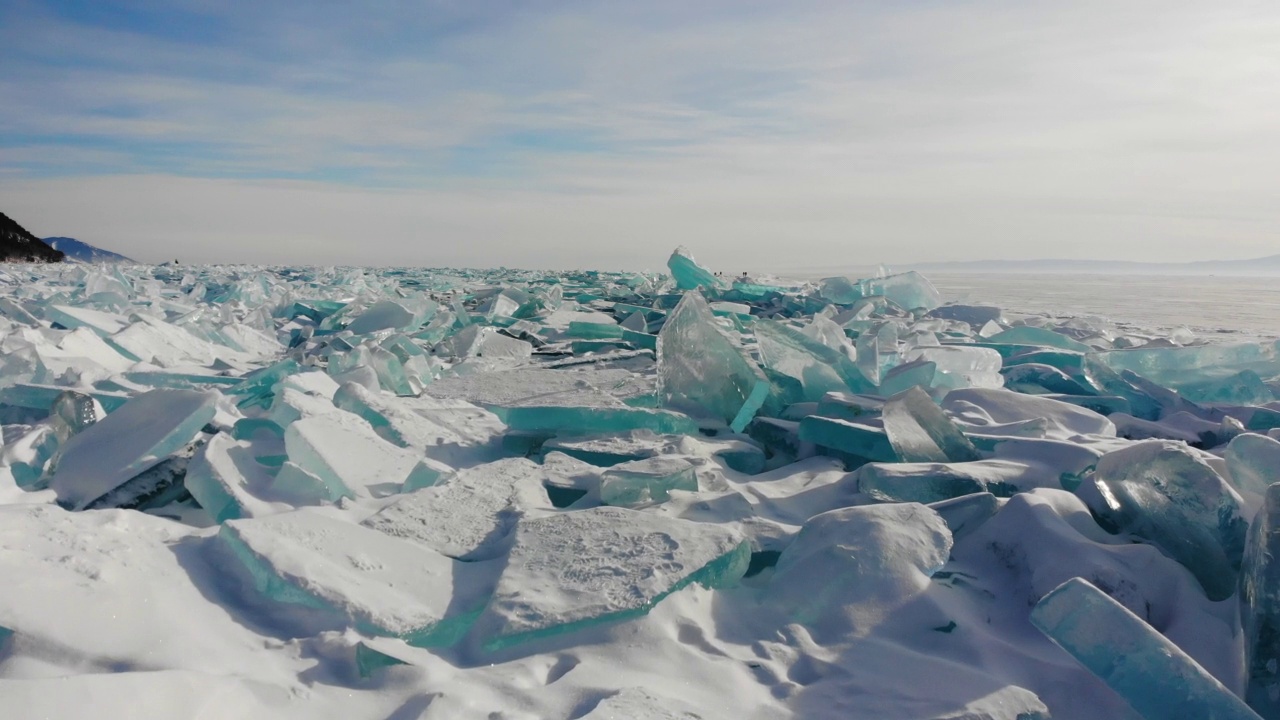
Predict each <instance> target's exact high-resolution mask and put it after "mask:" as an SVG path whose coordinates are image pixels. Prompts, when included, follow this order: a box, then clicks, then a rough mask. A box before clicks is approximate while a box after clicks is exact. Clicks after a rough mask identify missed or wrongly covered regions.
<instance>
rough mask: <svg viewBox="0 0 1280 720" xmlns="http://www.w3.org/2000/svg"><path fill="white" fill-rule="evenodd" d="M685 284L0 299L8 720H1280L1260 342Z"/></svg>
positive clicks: (466, 280) (328, 279) (1276, 514)
mask: <svg viewBox="0 0 1280 720" xmlns="http://www.w3.org/2000/svg"><path fill="white" fill-rule="evenodd" d="M668 267H669V270H670V273H669V274H648V273H606V272H563V273H552V272H531V271H515V270H494V271H463V270H425V269H401V270H370V269H353V268H246V267H200V268H176V267H171V266H164V267H149V266H82V265H76V266H57V265H51V266H23V265H15V266H7V267H5V268H4V269H3V271H0V569H2V570H3V574H2V575H0V576H3V577H4V578H5V582H4V583H3V584H0V715H4V716H5V717H11V716H12V717H17V716H18V715H16V714H11V713H10V710H13V709H14V708H16V707H18V706H17V705H15V704H14V703H27V704H28V705H27V707H28V708H30V707H41V708H46V710H48V709H49V708H52V710H49V712H51V713H52V714H55V715H56V714H57V713H58V711H59V709H60V708H62V709H65V708H64V706H61V705H58V704H57V703H58V702H59V701H58V700H57V699H56V698H52V697H45V696H44V693H43V690H41V688H45V687H46V686H45V685H41V683H44V682H47V681H49V680H50V679H51V678H62V680H63V685H61V686H59V687H62V688H64V689H66V688H70V689H69V690H67V691H66V695H65V697H67V698H71V699H70V700H67V702H72V701H73V700H74V701H75V702H84V703H88V702H93V701H95V699H98V700H100V699H103V698H108V699H109V698H112V697H120V696H130V695H138V694H140V695H145V694H147V693H149V692H150V689H151V688H152V687H158V686H167V685H170V684H176V685H174V686H176V687H190V688H203V689H201V690H192V691H191V692H193V693H194V694H195V695H198V696H199V697H205V694H206V693H213V694H214V695H217V696H219V697H223V698H224V699H225V698H232V699H231V700H226V702H229V703H230V705H226V706H225V707H227V708H231V709H234V712H230V714H229V715H226V716H242V717H252V716H260V715H261V716H276V717H278V716H297V717H319V716H323V715H324V713H325V712H329V711H330V710H331V711H332V712H333V713H340V712H345V711H346V710H351V706H344V705H343V704H342V702H345V701H337V700H334V699H333V698H335V697H337V696H338V695H341V693H346V695H347V696H351V695H352V692H353V691H354V692H355V695H356V696H359V695H360V693H390V695H388V696H387V697H395V698H399V699H398V700H396V703H397V704H395V705H393V706H392V707H390V709H389V710H387V711H386V712H382V713H381V714H380V715H378V716H379V717H383V716H388V715H393V716H395V717H488V716H490V715H488V713H489V712H497V711H498V710H500V709H501V708H502V707H506V708H507V709H508V711H509V710H510V708H512V707H519V706H527V707H529V708H534V711H533V714H532V715H530V716H537V717H565V718H569V717H573V718H579V717H597V716H599V717H622V716H625V717H631V718H659V717H663V718H665V717H704V718H709V717H790V716H794V717H804V718H811V717H842V718H844V717H876V718H886V717H887V718H899V717H901V718H908V717H910V718H933V717H938V718H944V717H945V718H953V717H954V718H958V717H966V718H1009V719H1010V720H1013V719H1014V718H1048V717H1050V716H1052V717H1057V718H1076V717H1078V718H1094V717H1112V718H1126V717H1143V718H1149V719H1156V718H1172V717H1196V718H1237V717H1238V718H1248V717H1257V716H1261V717H1264V718H1280V563H1278V561H1277V560H1276V557H1277V556H1280V486H1277V485H1276V484H1274V483H1276V482H1280V402H1278V397H1280V396H1278V393H1280V352H1278V346H1277V344H1276V343H1274V342H1265V343H1248V344H1223V343H1208V342H1202V341H1197V340H1195V339H1194V338H1189V337H1186V336H1185V335H1181V334H1180V335H1179V337H1178V338H1177V341H1175V340H1174V339H1171V338H1164V337H1158V336H1156V335H1153V334H1150V333H1143V332H1138V331H1134V330H1129V331H1122V330H1120V329H1118V328H1117V327H1115V326H1113V325H1111V324H1109V323H1107V322H1105V321H1102V320H1098V319H1077V320H1072V321H1069V322H1055V321H1050V320H1048V319H1047V318H1043V317H1033V316H1016V315H1012V314H1010V313H1006V312H1003V311H1001V310H1000V309H998V308H993V307H985V306H968V305H957V304H944V302H943V298H942V297H940V295H939V293H938V292H937V291H936V290H935V289H934V288H933V286H932V285H931V284H930V283H929V282H928V280H926V279H925V278H924V277H922V276H920V275H918V274H916V273H905V274H899V275H886V276H882V277H874V278H868V279H861V280H858V279H853V278H846V277H831V278H827V279H824V280H820V281H816V282H801V281H784V280H780V279H777V278H772V277H760V278H751V277H745V276H744V277H739V278H733V279H732V280H730V279H727V278H725V277H723V276H721V275H718V274H716V273H714V272H712V271H710V270H708V269H707V268H704V267H702V266H701V265H699V264H698V263H697V262H696V261H695V260H694V258H693V257H692V256H691V255H690V254H689V253H688V252H687V251H685V250H683V249H679V250H677V251H676V252H675V253H673V254H672V256H671V258H670V260H669V262H668ZM139 605H142V606H143V607H139ZM108 617H109V618H110V620H108V619H107V618H108ZM246 657H251V658H253V659H252V661H248V660H246ZM588 660H589V661H590V662H587V661H588ZM587 666H591V667H595V668H597V669H594V670H593V669H591V668H590V667H587ZM609 667H614V668H623V669H624V670H625V671H619V672H610V671H608V668H609ZM539 668H540V669H539ZM600 668H603V669H600ZM104 673H110V674H109V675H106V676H104ZM396 673H400V674H399V675H396ZM415 673H416V674H415ZM529 673H534V674H536V675H538V677H542V678H543V679H542V680H540V681H539V682H537V683H535V682H533V681H532V680H531V679H530V677H531V676H528V674H529ZM393 676H394V677H396V678H399V679H398V680H395V681H391V680H389V679H388V678H389V677H393ZM527 676H528V677H527ZM543 676H545V677H543ZM104 677H107V678H111V679H104ZM691 681H694V685H695V686H691V685H690V682H691ZM557 683H558V686H557ZM697 684H701V685H705V686H706V687H710V688H720V691H718V692H712V693H710V694H708V693H706V692H703V691H701V690H699V689H698V688H697V687H696V685H697ZM6 686H7V688H8V689H7V691H6ZM300 687H306V688H309V689H308V690H307V691H306V692H302V691H300V690H299V688H300ZM481 687H482V688H484V692H480V691H478V690H477V691H475V692H473V693H471V694H468V692H469V691H468V690H466V689H465V688H481ZM328 688H336V689H337V690H335V691H334V692H333V693H330V692H329V691H328V690H327V689H328ZM389 688H390V689H389ZM457 688H463V689H457ZM557 688H558V689H557ZM730 688H733V689H734V690H733V692H725V690H728V689H730ZM46 689H47V688H46ZM353 689H354V690H353ZM338 690H340V691H341V693H339V692H338ZM184 692H185V691H184ZM397 693H398V694H397ZM450 693H454V694H452V695H450ZM486 693H488V694H487V695H486ZM494 693H497V694H499V695H502V694H504V693H505V695H503V697H505V698H506V700H505V701H504V702H506V703H507V704H506V705H502V704H501V703H500V702H499V701H498V700H495V699H492V697H493V695H494ZM726 695H728V696H730V697H726ZM37 696H38V697H37ZM5 697H9V698H12V700H10V701H6V700H3V698H5ZM421 697H426V698H427V699H426V700H421V699H418V700H414V698H421ZM486 697H488V698H490V699H489V700H485V699H484V698H486ZM442 698H451V699H442ZM460 698H461V699H460ZM329 702H334V703H337V704H334V705H332V707H331V708H330V710H324V711H322V710H321V708H322V707H323V706H325V705H326V703H329ZM371 702H372V701H371ZM415 702H416V703H417V704H416V705H415V704H413V703H415ZM486 702H492V703H497V704H494V705H492V706H491V707H490V706H486V705H485V703H486ZM31 703H35V704H34V705H32V704H31ZM40 703H45V704H43V705H42V704H40ZM399 703H403V704H399ZM374 706H376V707H382V706H380V705H377V703H376V702H375V703H374V704H373V705H372V706H360V707H361V708H363V709H362V710H361V712H363V710H367V709H368V708H369V707H374ZM397 707H399V708H400V709H399V711H397ZM344 708H345V709H346V710H344ZM406 708H407V709H406ZM415 708H416V710H415ZM433 708H434V710H433ZM154 711H155V713H156V714H155V715H144V716H146V717H153V716H154V717H161V716H163V713H168V712H172V711H173V708H172V707H170V706H167V705H165V704H164V703H159V702H157V704H156V707H155V709H154ZM416 711H421V712H420V713H417V714H415V713H416ZM397 713H399V714H397ZM432 713H436V714H432ZM610 713H612V714H610ZM220 716H221V715H220ZM494 716H495V717H496V716H498V715H494ZM501 716H502V717H509V716H512V717H514V716H519V715H518V714H511V713H510V712H508V714H502V715H501Z"/></svg>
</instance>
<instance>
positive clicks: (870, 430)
mask: <svg viewBox="0 0 1280 720" xmlns="http://www.w3.org/2000/svg"><path fill="white" fill-rule="evenodd" d="M800 439H801V440H803V441H805V442H811V443H813V444H815V445H821V446H822V447H825V448H830V449H832V450H838V451H840V452H842V453H845V454H847V455H851V456H854V457H855V458H862V459H863V460H867V461H872V462H897V461H898V454H897V452H895V451H894V449H893V445H892V444H891V443H890V442H889V436H888V435H886V434H885V432H884V430H883V429H881V428H877V427H872V426H870V425H864V424H862V423H855V422H848V421H845V420H835V419H832V418H824V417H818V416H817V415H810V416H809V417H806V418H804V419H803V420H801V421H800Z"/></svg>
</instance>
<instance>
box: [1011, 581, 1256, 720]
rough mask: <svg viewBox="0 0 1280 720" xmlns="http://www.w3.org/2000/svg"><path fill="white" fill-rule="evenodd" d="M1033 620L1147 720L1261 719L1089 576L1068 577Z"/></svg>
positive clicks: (1041, 604) (1035, 611)
mask: <svg viewBox="0 0 1280 720" xmlns="http://www.w3.org/2000/svg"><path fill="white" fill-rule="evenodd" d="M1031 623H1032V624H1033V625H1035V626H1036V627H1037V628H1039V629H1040V631H1041V632H1043V633H1044V634H1045V635H1047V636H1048V637H1049V639H1050V640H1052V641H1053V642H1054V643H1056V644H1058V645H1059V646H1060V647H1062V649H1064V650H1066V651H1067V652H1068V653H1071V655H1072V657H1074V658H1075V659H1076V660H1078V661H1079V662H1080V664H1082V665H1084V666H1085V667H1086V668H1087V669H1088V670H1089V671H1090V672H1092V673H1093V674H1095V675H1097V676H1098V677H1099V678H1101V679H1102V680H1103V682H1105V683H1107V685H1109V686H1110V687H1111V689H1112V690H1115V691H1116V692H1117V693H1119V694H1120V696H1121V697H1123V698H1124V699H1125V701H1126V702H1128V703H1129V705H1131V706H1132V707H1133V709H1134V710H1137V711H1138V714H1140V715H1142V717H1144V718H1146V719H1147V720H1168V719H1169V718H1214V720H1259V718H1258V715H1257V713H1255V712H1253V711H1252V710H1250V709H1249V707H1248V706H1247V705H1245V703H1244V701H1243V700H1241V699H1240V698H1238V697H1236V696H1235V695H1234V694H1232V692H1231V691H1230V690H1228V689H1227V688H1226V687H1225V686H1223V684H1222V683H1220V682H1218V681H1217V680H1216V679H1215V678H1214V677H1213V676H1212V675H1210V674H1209V673H1208V672H1206V671H1205V669H1204V668H1202V667H1200V665H1199V664H1198V663H1196V661H1195V660H1192V659H1191V658H1190V657H1189V656H1188V655H1187V654H1186V653H1184V652H1183V651H1182V650H1181V649H1180V648H1178V646H1177V645H1174V644H1173V643H1172V642H1170V641H1169V640H1168V639H1166V638H1165V637H1164V636H1163V635H1161V634H1160V633H1158V632H1156V631H1155V630H1154V629H1152V628H1151V626H1150V625H1148V624H1146V623H1145V622H1143V621H1142V619H1141V618H1139V617H1138V616H1137V615H1134V614H1133V613H1132V612H1129V610H1127V609H1126V608H1125V607H1124V606H1123V605H1121V604H1120V603H1118V602H1116V601H1115V600H1113V599H1111V598H1110V597H1108V596H1107V595H1106V593H1103V592H1102V591H1101V590H1099V589H1098V588H1096V587H1094V586H1093V585H1091V584H1089V582H1088V581H1086V580H1083V579H1081V578H1072V579H1071V580H1068V581H1067V582H1065V583H1063V584H1062V585H1061V586H1059V587H1058V588H1057V589H1056V590H1054V591H1053V592H1051V593H1049V594H1048V595H1045V596H1044V598H1043V599H1041V600H1040V602H1039V603H1037V604H1036V606H1035V609H1033V610H1032V611H1031Z"/></svg>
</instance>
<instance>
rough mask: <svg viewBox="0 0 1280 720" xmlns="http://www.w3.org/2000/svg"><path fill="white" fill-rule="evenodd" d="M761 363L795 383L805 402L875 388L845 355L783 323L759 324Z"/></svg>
mask: <svg viewBox="0 0 1280 720" xmlns="http://www.w3.org/2000/svg"><path fill="white" fill-rule="evenodd" d="M755 331H756V342H757V343H758V345H759V347H760V359H761V362H762V363H763V364H764V366H765V367H766V368H768V369H769V370H771V371H773V372H775V373H778V374H781V375H785V376H787V377H789V378H792V379H793V380H795V381H796V382H797V383H798V384H799V386H800V387H801V388H802V389H803V390H804V394H803V396H802V397H800V398H797V400H798V401H803V402H817V401H819V400H821V399H822V396H823V395H824V394H826V393H828V392H850V391H852V392H869V391H871V390H872V389H873V388H872V386H871V385H870V383H868V382H866V380H864V379H863V377H862V373H861V372H859V370H858V368H857V367H856V366H855V365H854V363H853V361H851V360H850V359H849V358H848V356H846V355H845V354H844V353H842V352H840V351H839V350H836V349H834V348H831V347H829V346H827V345H824V344H822V343H821V342H818V341H817V340H814V339H812V338H810V337H807V336H805V335H804V333H802V332H800V331H799V330H794V329H792V328H790V327H788V326H786V325H783V324H782V323H780V322H777V321H774V320H767V319H762V320H758V321H757V322H756V324H755Z"/></svg>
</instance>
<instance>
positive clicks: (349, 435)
mask: <svg viewBox="0 0 1280 720" xmlns="http://www.w3.org/2000/svg"><path fill="white" fill-rule="evenodd" d="M284 445H285V450H286V452H288V454H289V461H290V462H292V463H294V464H296V465H298V466H299V467H301V468H302V469H304V470H306V471H307V472H309V473H311V474H313V475H315V476H317V477H319V478H320V479H321V480H323V481H324V482H325V485H326V486H328V487H329V488H330V489H331V490H333V491H334V494H336V495H342V494H345V493H343V492H342V491H343V490H346V489H350V490H352V491H355V492H357V493H359V492H369V491H370V489H371V488H372V487H373V486H384V487H386V488H389V487H390V484H394V485H395V486H396V487H398V486H399V485H400V483H402V482H404V479H405V477H407V476H408V474H409V471H410V470H411V469H413V466H414V465H415V464H417V462H418V459H419V457H420V456H419V455H418V453H416V452H414V451H412V450H407V449H404V448H399V447H396V446H395V445H392V444H391V443H389V442H387V441H386V440H383V439H382V438H381V437H378V435H377V433H375V432H374V431H373V428H372V427H370V426H369V424H368V423H367V422H365V421H364V420H362V419H360V418H359V417H357V416H355V415H353V414H351V413H349V412H344V411H337V412H333V413H330V414H327V415H320V416H317V417H311V418H304V419H302V420H299V421H297V422H295V423H292V424H291V425H289V427H288V428H286V429H285V431H284Z"/></svg>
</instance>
